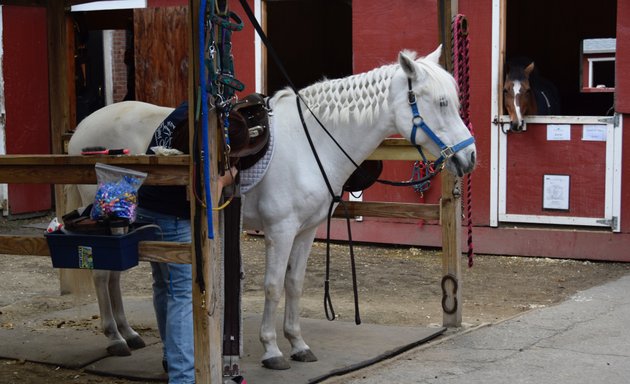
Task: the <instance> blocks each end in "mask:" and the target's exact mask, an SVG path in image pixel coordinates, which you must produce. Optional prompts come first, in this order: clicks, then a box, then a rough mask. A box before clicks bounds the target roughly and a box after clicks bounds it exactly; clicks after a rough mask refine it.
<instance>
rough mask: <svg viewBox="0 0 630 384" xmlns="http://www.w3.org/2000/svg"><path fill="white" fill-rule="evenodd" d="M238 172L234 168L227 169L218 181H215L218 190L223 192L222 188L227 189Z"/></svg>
mask: <svg viewBox="0 0 630 384" xmlns="http://www.w3.org/2000/svg"><path fill="white" fill-rule="evenodd" d="M237 173H238V170H237V169H236V168H235V167H231V168H230V169H228V170H227V171H226V172H225V174H224V175H223V176H219V180H217V184H218V185H219V190H220V191H221V190H223V187H227V186H228V185H231V184H232V183H234V179H235V178H236V174H237Z"/></svg>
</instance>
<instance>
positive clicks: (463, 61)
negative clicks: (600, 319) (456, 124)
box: [451, 15, 475, 268]
mask: <svg viewBox="0 0 630 384" xmlns="http://www.w3.org/2000/svg"><path fill="white" fill-rule="evenodd" d="M467 25H468V21H467V20H466V17H465V16H463V15H456V16H455V17H454V18H453V22H452V24H451V28H452V36H453V75H454V77H455V80H456V81H457V85H458V87H459V102H460V107H459V114H460V116H461V118H462V120H463V121H464V124H466V126H467V127H468V130H469V131H470V133H471V134H472V135H473V136H474V135H475V131H474V130H473V126H472V122H471V121H470V93H469V92H470V81H469V80H470V76H469V68H470V66H469V60H468V52H469V48H470V41H469V39H468V30H467ZM466 222H467V223H466V224H467V227H468V239H467V244H468V251H467V256H468V267H469V268H470V267H472V266H473V256H474V251H473V249H474V248H473V240H472V227H473V224H472V174H468V176H467V178H466Z"/></svg>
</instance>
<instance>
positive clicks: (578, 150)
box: [498, 116, 622, 231]
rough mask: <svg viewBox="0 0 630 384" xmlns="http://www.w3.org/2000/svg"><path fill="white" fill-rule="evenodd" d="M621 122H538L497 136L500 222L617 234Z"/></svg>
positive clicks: (582, 119)
mask: <svg viewBox="0 0 630 384" xmlns="http://www.w3.org/2000/svg"><path fill="white" fill-rule="evenodd" d="M620 120H621V119H619V118H617V117H610V118H606V117H597V116H591V117H587V116H572V117H548V116H544V117H543V116H541V117H532V118H529V119H528V123H527V131H526V132H524V133H521V134H504V133H501V134H500V137H499V148H500V149H501V153H500V155H499V157H500V161H499V201H498V203H499V204H498V220H499V222H500V223H530V224H557V225H568V226H592V227H606V228H610V229H612V230H613V231H618V230H619V212H620V193H621V188H620V183H621V169H620V163H621V145H620V144H621V132H622V130H621V127H620Z"/></svg>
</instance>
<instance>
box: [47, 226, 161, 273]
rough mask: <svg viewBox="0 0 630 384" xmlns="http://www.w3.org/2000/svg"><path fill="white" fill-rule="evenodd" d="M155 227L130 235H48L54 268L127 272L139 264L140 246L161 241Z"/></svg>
mask: <svg viewBox="0 0 630 384" xmlns="http://www.w3.org/2000/svg"><path fill="white" fill-rule="evenodd" d="M156 229H157V228H156V227H155V226H144V227H138V228H136V229H134V230H132V231H131V232H129V233H127V234H126V235H84V234H69V233H63V232H61V231H56V232H52V233H47V234H45V236H46V240H47V241H48V248H49V249H50V256H51V259H52V265H53V268H79V269H105V270H110V271H124V270H127V269H129V268H131V267H135V266H136V265H138V243H139V242H140V241H146V240H158V235H157V233H156Z"/></svg>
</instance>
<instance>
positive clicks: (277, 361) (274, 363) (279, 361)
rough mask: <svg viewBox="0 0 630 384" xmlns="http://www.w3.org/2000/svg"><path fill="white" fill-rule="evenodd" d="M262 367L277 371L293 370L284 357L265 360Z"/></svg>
mask: <svg viewBox="0 0 630 384" xmlns="http://www.w3.org/2000/svg"><path fill="white" fill-rule="evenodd" d="M262 365H263V367H265V368H267V369H274V370H277V371H280V370H284V369H289V368H291V366H290V365H289V362H288V361H286V360H285V359H284V357H282V356H276V357H271V358H269V359H266V360H263V361H262Z"/></svg>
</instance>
